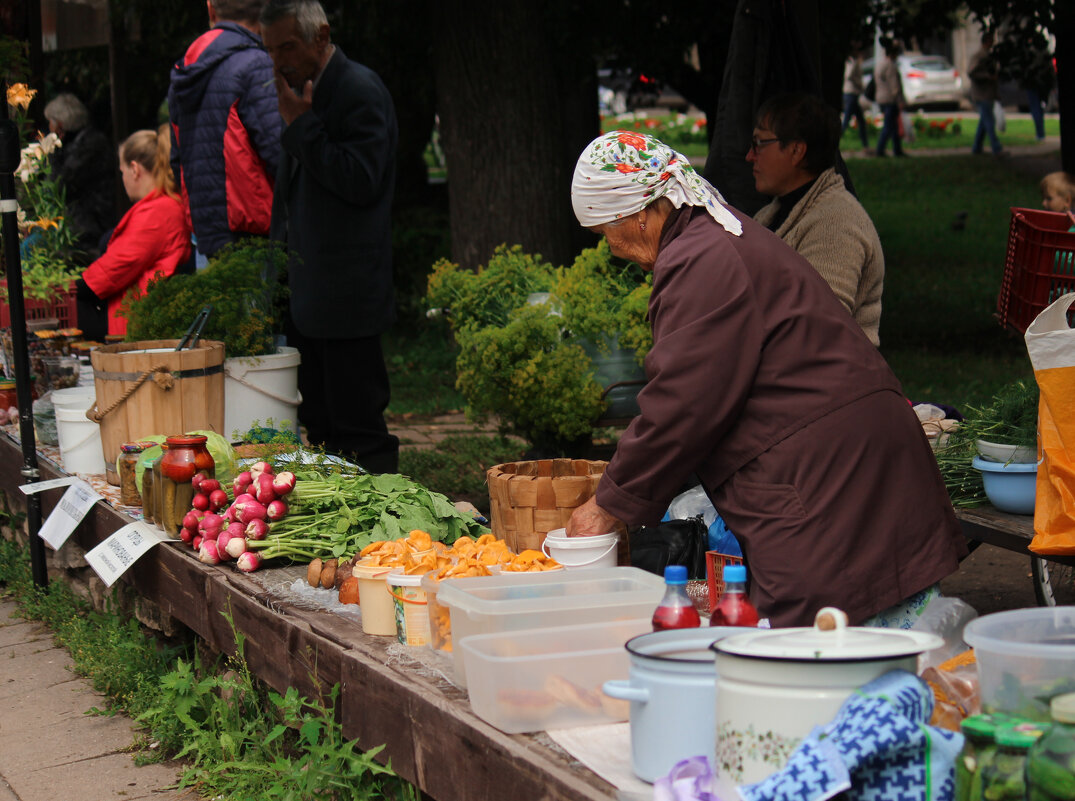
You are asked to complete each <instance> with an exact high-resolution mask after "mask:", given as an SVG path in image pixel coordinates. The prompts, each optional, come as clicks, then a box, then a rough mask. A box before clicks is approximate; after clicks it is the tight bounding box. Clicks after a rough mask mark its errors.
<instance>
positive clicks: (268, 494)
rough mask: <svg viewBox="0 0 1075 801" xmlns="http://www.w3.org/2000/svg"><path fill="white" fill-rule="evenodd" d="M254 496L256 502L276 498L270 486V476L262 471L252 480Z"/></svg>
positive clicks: (267, 501) (266, 501)
mask: <svg viewBox="0 0 1075 801" xmlns="http://www.w3.org/2000/svg"><path fill="white" fill-rule="evenodd" d="M254 487H255V488H256V489H255V492H254V497H255V498H257V499H258V503H269V502H270V501H275V500H276V493H275V492H273V488H272V476H270V475H269V474H268V473H262V474H261V475H260V476H258V477H257V479H256V480H255V481H254Z"/></svg>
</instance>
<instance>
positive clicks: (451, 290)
mask: <svg viewBox="0 0 1075 801" xmlns="http://www.w3.org/2000/svg"><path fill="white" fill-rule="evenodd" d="M648 297H649V285H648V283H646V281H645V279H644V276H643V273H642V272H641V270H639V269H638V268H637V267H636V266H634V265H627V264H624V263H622V262H615V261H614V260H613V258H612V256H611V253H610V252H609V250H608V246H607V245H606V244H605V243H602V244H601V245H599V246H598V247H596V248H590V249H587V250H585V251H583V252H582V253H581V254H580V255H579V257H578V258H577V259H576V260H575V262H574V263H573V264H572V265H571V266H570V267H568V268H560V269H554V268H553V267H552V266H551V265H549V264H548V263H546V262H544V261H542V260H541V258H540V257H539V256H532V255H528V254H525V253H523V251H522V248H521V247H519V246H515V247H512V248H508V247H506V246H501V247H500V248H498V249H497V250H496V252H495V253H494V254H493V256H492V257H491V258H490V259H489V262H488V263H487V264H486V265H485V266H484V267H482V268H480V269H479V270H478V271H477V272H470V271H467V270H462V269H460V268H459V267H458V266H457V265H455V264H452V263H450V262H447V261H441V262H438V263H437V264H436V265H434V268H433V273H432V275H431V276H430V278H429V285H428V292H427V295H426V299H427V301H428V302H429V303H430V305H431V306H433V307H434V308H440V309H446V310H447V316H448V320H449V322H450V324H451V326H452V329H453V331H454V333H455V337H456V341H457V343H458V345H459V349H460V353H459V357H458V360H457V363H456V369H457V386H458V387H459V389H460V390H461V391H462V393H463V396H464V398H465V399H466V401H467V411H468V414H469V415H470V416H471V417H472V418H477V419H483V418H486V417H488V416H489V415H491V414H495V415H497V416H498V417H499V419H500V421H501V423H502V425H503V427H504V429H505V430H507V431H510V432H511V433H514V434H516V435H518V436H521V437H523V438H525V439H527V440H528V441H529V442H530V443H531V444H532V445H533V446H534V448H535V450H536V451H539V452H542V453H549V454H567V453H572V452H577V451H578V450H579V449H580V448H583V447H585V446H586V445H587V444H588V443H589V440H590V436H591V434H592V432H593V429H594V426H595V424H596V423H597V422H598V420H599V419H600V418H601V416H602V414H603V413H604V412H605V410H606V409H607V408H608V405H609V400H610V397H606V396H605V390H606V387H608V386H609V385H610V384H614V383H618V382H622V381H624V380H628V379H630V380H635V381H640V379H641V377H642V376H643V374H642V373H641V369H640V365H641V363H642V359H643V358H644V356H645V353H646V352H647V351H648V349H649V347H650V346H651V344H652V340H651V339H650V333H649V326H648V323H647V322H646V320H645V312H646V305H647V302H648ZM610 365H611V367H612V368H615V369H609V367H610ZM624 367H627V368H628V369H627V371H626V375H625V374H624V372H623V368H624ZM616 369H618V370H619V371H620V372H619V373H617V372H616ZM636 386H637V385H636Z"/></svg>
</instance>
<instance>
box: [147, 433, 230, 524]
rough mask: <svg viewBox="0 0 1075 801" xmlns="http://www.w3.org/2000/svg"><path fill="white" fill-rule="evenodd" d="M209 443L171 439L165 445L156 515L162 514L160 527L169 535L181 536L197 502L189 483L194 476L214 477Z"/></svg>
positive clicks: (190, 437) (183, 437) (193, 437)
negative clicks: (185, 518) (180, 531)
mask: <svg viewBox="0 0 1075 801" xmlns="http://www.w3.org/2000/svg"><path fill="white" fill-rule="evenodd" d="M206 442H208V439H207V438H206V437H205V436H204V435H202V434H183V435H181V436H174V437H168V439H167V441H166V442H165V451H164V456H163V458H162V459H161V465H160V470H161V495H160V497H161V504H160V508H159V509H158V510H156V511H158V512H159V513H160V515H159V520H160V523H161V527H162V528H163V529H164V531H165V533H167V534H178V533H179V529H180V528H182V525H183V517H184V516H185V515H186V513H187V512H189V511H190V508H191V502H192V501H193V500H194V487H193V486H191V483H190V480H191V479H192V478H194V474H195V473H204V474H205V475H206V476H209V477H213V476H215V473H216V470H215V467H216V464H215V462H214V461H213V456H212V454H210V453H209V448H208V447H206Z"/></svg>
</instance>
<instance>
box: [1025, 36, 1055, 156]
mask: <svg viewBox="0 0 1075 801" xmlns="http://www.w3.org/2000/svg"><path fill="white" fill-rule="evenodd" d="M1031 47H1033V45H1031ZM1019 84H1020V86H1022V87H1023V91H1024V92H1026V102H1027V106H1028V107H1029V109H1030V118H1031V119H1032V120H1034V136H1035V137H1036V138H1037V140H1038V141H1039V142H1044V141H1045V103H1046V102H1047V101H1048V100H1049V93H1050V92H1051V91H1052V90H1053V86H1055V85H1056V70H1055V69H1054V68H1053V57H1052V54H1050V53H1049V51H1048V50H1042V49H1035V50H1034V55H1033V57H1032V58H1031V60H1030V63H1029V64H1028V65H1027V66H1026V70H1025V71H1024V72H1023V76H1022V78H1021V79H1020V81H1019Z"/></svg>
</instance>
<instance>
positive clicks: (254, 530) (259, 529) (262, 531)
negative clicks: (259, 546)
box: [243, 520, 269, 540]
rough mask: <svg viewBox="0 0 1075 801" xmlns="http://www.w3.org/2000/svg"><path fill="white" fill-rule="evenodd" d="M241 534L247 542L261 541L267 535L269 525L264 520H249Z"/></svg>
mask: <svg viewBox="0 0 1075 801" xmlns="http://www.w3.org/2000/svg"><path fill="white" fill-rule="evenodd" d="M243 533H244V534H245V535H246V538H247V539H248V540H263V539H265V538H266V537H267V536H268V535H269V524H268V523H266V522H265V521H264V520H251V521H250V522H249V523H247V524H246V529H245V530H244V531H243Z"/></svg>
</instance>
